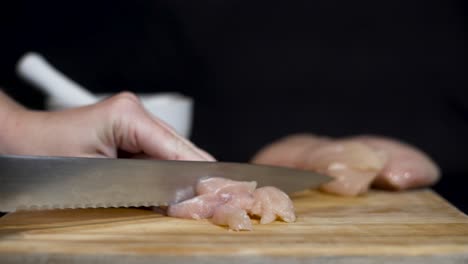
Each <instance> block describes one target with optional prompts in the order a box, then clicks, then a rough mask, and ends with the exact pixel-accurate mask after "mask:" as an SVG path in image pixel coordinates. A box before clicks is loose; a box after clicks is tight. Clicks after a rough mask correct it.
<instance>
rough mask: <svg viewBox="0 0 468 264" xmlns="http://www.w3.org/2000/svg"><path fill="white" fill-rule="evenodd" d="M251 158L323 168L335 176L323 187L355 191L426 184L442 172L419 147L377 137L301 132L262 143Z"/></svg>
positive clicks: (347, 193)
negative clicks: (271, 142)
mask: <svg viewBox="0 0 468 264" xmlns="http://www.w3.org/2000/svg"><path fill="white" fill-rule="evenodd" d="M253 163H257V164H264V165H276V166H285V167H291V168H299V169H305V170H311V171H315V172H319V173H323V174H326V175H329V176H332V177H334V178H335V180H333V181H331V182H329V183H326V184H324V185H322V186H321V190H323V191H326V192H329V193H334V194H338V195H345V196H354V195H359V194H362V193H365V192H367V190H368V189H369V187H370V186H371V185H373V186H376V187H379V188H384V189H392V190H403V189H408V188H417V187H423V186H428V185H431V184H433V183H435V182H436V181H437V180H438V179H439V177H440V171H439V168H438V167H437V165H436V164H435V163H434V162H433V161H432V160H431V159H430V158H429V157H428V156H427V155H426V154H425V153H423V152H422V151H419V150H418V149H416V148H414V147H412V146H410V145H408V144H405V143H401V142H398V141H396V140H392V139H388V138H383V137H377V136H357V137H351V138H346V139H331V138H326V137H318V136H315V135H310V134H299V135H294V136H289V137H286V138H284V139H281V140H279V141H277V142H274V143H273V144H271V145H269V146H266V147H265V148H263V149H262V150H261V151H260V152H259V153H258V154H257V155H256V156H255V157H254V159H253Z"/></svg>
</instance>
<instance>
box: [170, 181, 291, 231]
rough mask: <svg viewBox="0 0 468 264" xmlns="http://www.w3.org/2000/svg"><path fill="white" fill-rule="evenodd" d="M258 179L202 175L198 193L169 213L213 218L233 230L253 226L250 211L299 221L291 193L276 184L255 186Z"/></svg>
mask: <svg viewBox="0 0 468 264" xmlns="http://www.w3.org/2000/svg"><path fill="white" fill-rule="evenodd" d="M256 185H257V183H256V182H239V181H232V180H229V179H224V178H208V179H202V180H200V181H199V183H198V184H197V186H196V188H195V189H196V192H197V195H198V196H196V197H194V198H192V199H189V200H186V201H183V202H181V203H178V204H174V205H171V206H169V208H168V211H167V213H168V215H169V216H173V217H179V218H193V219H201V218H212V222H213V223H215V224H218V225H227V226H229V228H230V229H233V230H237V231H239V230H251V229H252V223H251V222H250V218H249V217H248V214H247V212H249V213H252V214H255V215H258V216H260V217H261V218H262V220H261V223H270V222H272V221H274V220H276V218H277V217H279V218H280V219H283V220H284V221H287V222H292V221H295V219H296V218H295V217H296V216H295V214H294V207H293V205H292V201H291V200H290V199H289V197H288V196H287V195H286V194H285V193H283V192H282V191H280V190H278V189H276V188H274V187H263V188H259V189H257V190H255V187H256Z"/></svg>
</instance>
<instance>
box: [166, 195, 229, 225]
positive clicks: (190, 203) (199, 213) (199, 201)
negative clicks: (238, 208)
mask: <svg viewBox="0 0 468 264" xmlns="http://www.w3.org/2000/svg"><path fill="white" fill-rule="evenodd" d="M228 199H229V197H222V196H220V195H217V194H215V193H207V194H202V195H199V196H195V197H193V198H192V199H189V200H185V201H183V202H180V203H177V204H173V205H170V206H169V207H168V210H167V214H168V215H169V216H173V217H178V218H192V219H204V218H210V217H212V216H213V213H214V210H215V209H216V208H217V207H218V206H220V205H222V204H224V203H226V202H227V200H228Z"/></svg>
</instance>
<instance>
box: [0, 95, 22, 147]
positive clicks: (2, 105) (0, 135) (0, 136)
mask: <svg viewBox="0 0 468 264" xmlns="http://www.w3.org/2000/svg"><path fill="white" fill-rule="evenodd" d="M25 110H26V108H24V107H23V106H21V105H20V104H18V103H16V102H15V101H13V100H12V99H11V98H10V97H8V96H7V95H6V94H5V93H4V92H3V91H2V90H1V89H0V124H1V125H0V154H2V153H5V152H7V151H6V150H7V143H8V142H9V141H10V140H11V135H12V134H14V133H15V132H14V130H15V126H16V125H17V119H18V115H19V114H20V113H22V112H25Z"/></svg>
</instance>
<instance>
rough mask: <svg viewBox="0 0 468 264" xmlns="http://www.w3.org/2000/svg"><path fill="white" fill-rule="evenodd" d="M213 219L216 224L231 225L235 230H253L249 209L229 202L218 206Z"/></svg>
mask: <svg viewBox="0 0 468 264" xmlns="http://www.w3.org/2000/svg"><path fill="white" fill-rule="evenodd" d="M211 221H212V222H213V223H214V224H216V225H221V226H229V228H230V229H232V230H234V231H240V230H252V221H250V218H249V216H248V215H247V211H245V210H244V209H242V208H240V207H237V206H233V205H229V204H224V205H221V206H218V207H217V208H216V209H215V211H214V214H213V218H212V219H211Z"/></svg>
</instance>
